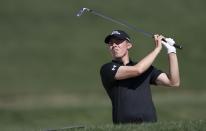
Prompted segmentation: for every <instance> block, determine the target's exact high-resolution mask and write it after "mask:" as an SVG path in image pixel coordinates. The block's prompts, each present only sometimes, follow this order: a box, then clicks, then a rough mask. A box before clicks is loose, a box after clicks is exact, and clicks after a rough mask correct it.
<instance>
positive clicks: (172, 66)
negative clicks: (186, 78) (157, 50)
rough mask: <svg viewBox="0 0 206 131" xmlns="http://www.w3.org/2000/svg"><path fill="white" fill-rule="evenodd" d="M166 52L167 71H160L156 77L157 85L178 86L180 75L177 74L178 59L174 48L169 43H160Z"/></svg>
mask: <svg viewBox="0 0 206 131" xmlns="http://www.w3.org/2000/svg"><path fill="white" fill-rule="evenodd" d="M162 44H163V45H164V46H165V48H166V49H167V52H168V59H169V60H168V62H169V73H168V74H167V73H161V74H160V75H159V76H158V77H157V79H156V81H155V82H156V84H157V85H164V86H169V87H179V86H180V75H179V66H178V59H177V55H176V49H175V47H174V46H171V45H169V44H168V43H165V42H163V43H162Z"/></svg>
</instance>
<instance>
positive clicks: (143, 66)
mask: <svg viewBox="0 0 206 131" xmlns="http://www.w3.org/2000/svg"><path fill="white" fill-rule="evenodd" d="M160 50H161V49H159V48H155V49H154V50H153V51H152V52H150V53H149V54H148V55H147V56H145V57H144V58H143V59H142V60H141V61H140V62H138V63H137V64H136V65H135V66H134V67H135V68H136V70H138V71H139V73H140V74H141V73H143V72H145V71H146V70H147V69H148V68H149V67H150V66H151V65H152V63H153V62H154V60H155V58H156V57H157V55H158V54H159V52H160Z"/></svg>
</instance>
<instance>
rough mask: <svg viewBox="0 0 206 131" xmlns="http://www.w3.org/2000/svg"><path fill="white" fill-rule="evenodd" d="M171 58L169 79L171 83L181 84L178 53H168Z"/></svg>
mask: <svg viewBox="0 0 206 131" xmlns="http://www.w3.org/2000/svg"><path fill="white" fill-rule="evenodd" d="M168 59H169V76H168V77H169V79H170V83H171V85H174V86H179V85H180V76H179V66H178V60H177V55H176V54H175V53H170V54H169V55H168Z"/></svg>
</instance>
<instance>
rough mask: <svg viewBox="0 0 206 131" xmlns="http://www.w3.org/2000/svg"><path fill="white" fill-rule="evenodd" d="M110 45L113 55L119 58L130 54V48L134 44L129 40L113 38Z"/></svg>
mask: <svg viewBox="0 0 206 131" xmlns="http://www.w3.org/2000/svg"><path fill="white" fill-rule="evenodd" d="M108 47H109V51H110V53H111V55H112V57H113V58H115V59H119V58H122V57H124V56H125V55H128V49H130V48H131V47H132V45H131V43H129V42H128V41H127V40H122V39H111V40H110V41H109V43H108Z"/></svg>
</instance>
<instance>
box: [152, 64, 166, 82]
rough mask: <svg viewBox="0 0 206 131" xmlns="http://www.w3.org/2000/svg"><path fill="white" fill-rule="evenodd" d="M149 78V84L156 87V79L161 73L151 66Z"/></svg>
mask: <svg viewBox="0 0 206 131" xmlns="http://www.w3.org/2000/svg"><path fill="white" fill-rule="evenodd" d="M151 70H152V71H151V77H150V84H153V85H157V83H156V82H155V81H156V79H157V77H158V76H159V75H160V74H161V73H163V72H162V71H161V70H158V69H157V68H155V67H153V66H151Z"/></svg>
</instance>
